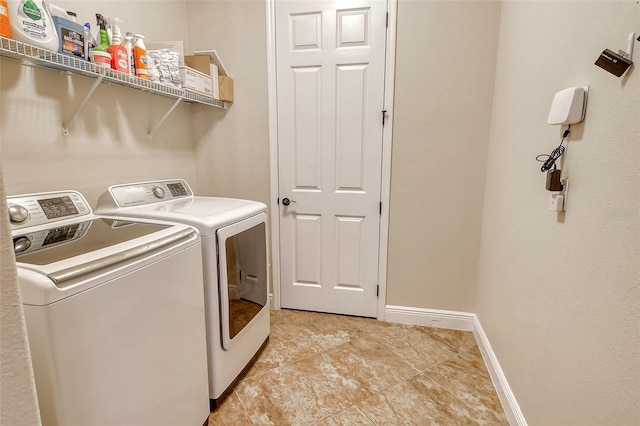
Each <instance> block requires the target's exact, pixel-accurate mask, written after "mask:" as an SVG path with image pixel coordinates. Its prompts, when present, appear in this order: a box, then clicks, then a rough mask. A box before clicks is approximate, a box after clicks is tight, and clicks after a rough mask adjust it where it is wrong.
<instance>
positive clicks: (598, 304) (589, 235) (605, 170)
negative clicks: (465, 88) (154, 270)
mask: <svg viewBox="0 0 640 426" xmlns="http://www.w3.org/2000/svg"><path fill="white" fill-rule="evenodd" d="M639 25H640V5H639V4H638V2H637V1H618V2H600V1H581V2H577V1H573V2H547V1H544V2H516V1H514V2H511V1H509V2H505V3H503V6H502V17H501V25H500V43H499V46H500V47H499V54H498V65H497V75H496V89H495V97H494V107H493V119H492V125H491V142H490V150H489V157H488V167H487V169H488V173H487V183H486V188H487V189H486V193H485V194H486V195H485V209H484V219H483V227H482V244H481V256H480V269H479V275H478V277H479V278H478V289H477V306H476V311H477V314H478V317H479V319H480V321H481V323H482V325H483V327H484V329H485V331H486V333H487V335H488V337H489V339H490V341H491V344H492V346H493V349H494V350H495V352H496V354H497V357H498V360H499V361H500V364H501V366H502V368H503V369H504V371H505V373H506V377H507V379H508V381H509V383H510V385H511V387H512V389H513V391H514V393H515V396H516V398H517V400H518V402H519V404H520V406H521V408H522V410H523V412H524V415H525V417H526V419H527V421H528V422H529V424H531V425H558V424H562V425H605V424H606V425H614V424H615V425H632V424H635V425H637V424H639V423H640V409H639V408H638V395H640V362H639V360H640V305H639V303H638V302H639V301H640V285H639V284H640V281H639V280H640V278H639V277H640V251H639V250H640V72H639V71H638V70H637V69H632V70H631V71H630V72H629V73H628V74H627V75H626V76H625V77H623V78H616V77H614V76H613V75H611V74H608V73H607V72H605V71H603V70H601V69H600V68H598V67H596V66H595V65H593V63H594V62H595V60H596V58H597V57H598V55H599V54H600V52H602V50H603V49H604V48H610V49H612V50H614V51H615V50H618V49H619V48H622V47H624V46H625V42H626V38H627V36H628V34H629V33H630V32H631V31H635V32H636V37H637V36H638V35H639V34H640V26H639ZM635 50H636V59H637V58H638V53H639V52H640V44H639V43H637V42H636V43H635ZM581 85H589V86H590V87H591V90H590V93H589V104H588V110H587V118H586V121H585V122H584V123H583V124H580V125H575V126H572V127H573V128H572V133H571V136H570V141H569V143H568V149H567V152H566V154H565V156H566V158H565V164H564V167H563V174H564V175H565V176H567V177H569V178H570V179H571V189H570V193H569V204H568V208H567V212H566V214H561V215H558V214H556V213H553V212H550V211H548V210H547V200H548V197H549V192H547V191H546V190H545V189H544V183H545V176H544V175H543V174H542V173H540V171H539V167H540V164H539V163H537V162H536V161H535V159H534V158H535V156H536V155H537V154H540V153H544V152H549V151H550V150H551V149H553V148H554V147H555V146H556V144H557V143H558V142H559V138H560V134H561V129H560V126H550V125H547V124H546V118H547V114H548V111H549V106H550V103H551V100H552V98H553V95H554V93H555V92H556V91H558V90H561V89H564V88H566V87H570V86H581Z"/></svg>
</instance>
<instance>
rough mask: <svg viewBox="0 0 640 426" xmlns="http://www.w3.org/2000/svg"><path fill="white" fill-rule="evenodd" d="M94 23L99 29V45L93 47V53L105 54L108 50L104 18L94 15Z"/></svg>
mask: <svg viewBox="0 0 640 426" xmlns="http://www.w3.org/2000/svg"><path fill="white" fill-rule="evenodd" d="M96 21H97V22H98V27H100V33H99V34H100V43H98V44H97V45H96V46H94V47H93V50H94V51H97V52H106V51H107V50H108V49H109V37H108V36H107V20H106V19H104V16H102V15H100V14H99V13H96Z"/></svg>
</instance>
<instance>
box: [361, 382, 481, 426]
mask: <svg viewBox="0 0 640 426" xmlns="http://www.w3.org/2000/svg"><path fill="white" fill-rule="evenodd" d="M358 408H359V409H360V410H361V411H362V412H363V413H364V414H365V415H366V416H367V417H368V418H370V419H371V420H373V422H375V423H376V424H378V425H466V424H475V422H474V420H473V418H472V417H471V416H472V413H471V412H470V411H469V410H467V409H466V408H465V406H464V404H463V403H462V402H461V401H459V400H458V399H457V398H455V397H454V396H453V395H451V394H450V393H448V392H447V391H446V390H445V389H444V388H443V387H442V386H441V385H439V384H438V383H437V382H435V381H433V380H430V379H428V378H427V377H425V376H424V375H422V374H418V375H416V376H414V377H412V378H411V379H409V380H405V381H403V382H401V383H399V384H397V385H396V386H393V387H391V388H389V389H386V390H385V391H384V392H382V393H379V394H376V395H375V396H373V397H371V398H369V399H367V400H364V401H362V402H360V403H359V404H358Z"/></svg>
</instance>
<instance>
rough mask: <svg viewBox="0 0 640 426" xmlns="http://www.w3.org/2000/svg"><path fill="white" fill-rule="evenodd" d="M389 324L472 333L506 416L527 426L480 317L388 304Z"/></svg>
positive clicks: (386, 313)
mask: <svg viewBox="0 0 640 426" xmlns="http://www.w3.org/2000/svg"><path fill="white" fill-rule="evenodd" d="M385 321H386V322H396V323H400V324H407V325H422V326H426V327H438V328H448V329H451V330H463V331H472V332H473V335H474V337H475V339H476V343H477V344H478V348H479V349H480V352H481V353H482V359H483V360H484V363H485V365H486V367H487V370H488V371H489V375H490V376H491V380H492V381H493V385H494V387H495V388H496V393H497V394H498V398H500V403H501V404H502V408H503V409H504V413H505V415H506V416H507V420H509V424H510V425H512V426H527V421H526V420H525V418H524V415H523V414H522V411H521V410H520V406H519V405H518V402H517V401H516V397H515V395H514V394H513V392H512V391H511V388H510V387H509V383H508V382H507V378H506V376H505V375H504V373H503V371H502V368H501V367H500V364H499V363H498V358H497V357H496V354H495V353H494V352H493V349H492V348H491V344H490V343H489V338H488V337H487V335H486V334H485V332H484V329H483V328H482V325H481V324H480V320H478V317H477V316H476V314H473V313H470V312H457V311H441V310H438V309H424V308H410V307H406V306H393V305H387V306H386V308H385Z"/></svg>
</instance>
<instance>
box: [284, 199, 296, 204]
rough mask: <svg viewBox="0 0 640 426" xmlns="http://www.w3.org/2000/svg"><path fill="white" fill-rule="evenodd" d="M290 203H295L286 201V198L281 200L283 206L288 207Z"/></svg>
mask: <svg viewBox="0 0 640 426" xmlns="http://www.w3.org/2000/svg"><path fill="white" fill-rule="evenodd" d="M291 203H295V201H293V200H290V199H288V198H283V199H282V205H283V206H288V205H289V204H291Z"/></svg>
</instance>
